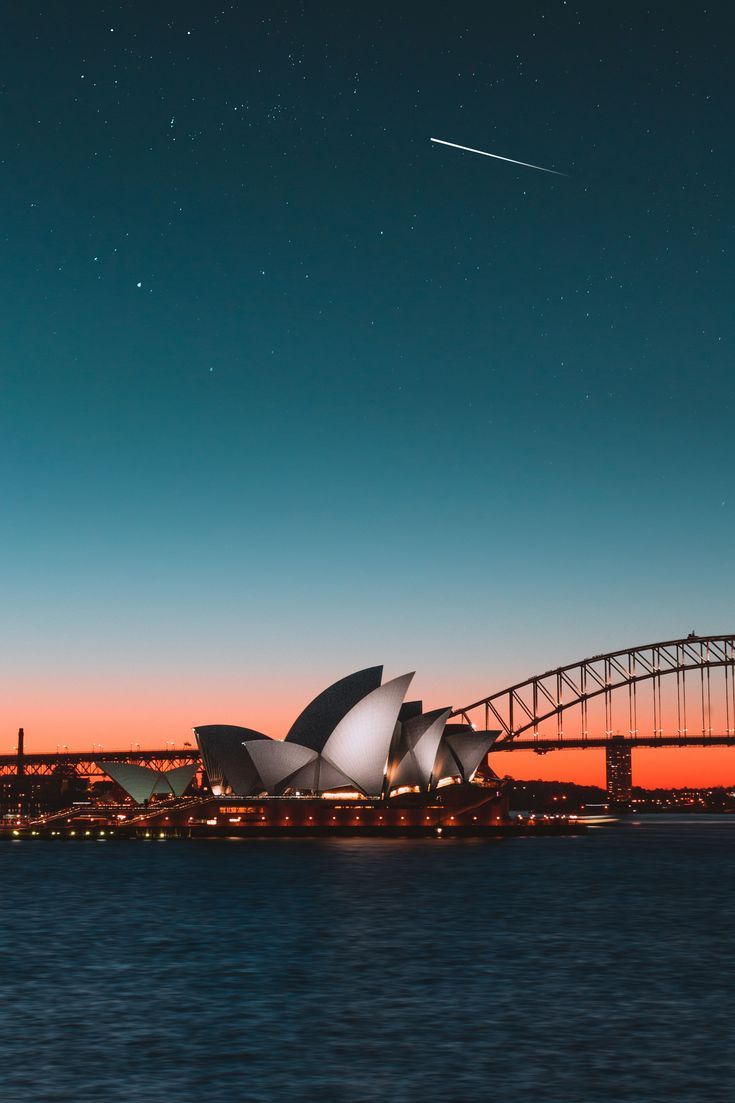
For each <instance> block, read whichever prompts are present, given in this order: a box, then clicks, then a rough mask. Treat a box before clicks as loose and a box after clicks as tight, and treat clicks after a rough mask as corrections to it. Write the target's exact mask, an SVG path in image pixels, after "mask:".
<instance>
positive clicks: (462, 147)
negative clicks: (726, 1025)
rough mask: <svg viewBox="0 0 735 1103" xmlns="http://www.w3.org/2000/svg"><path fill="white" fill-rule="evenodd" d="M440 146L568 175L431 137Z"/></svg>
mask: <svg viewBox="0 0 735 1103" xmlns="http://www.w3.org/2000/svg"><path fill="white" fill-rule="evenodd" d="M429 141H431V142H436V144H437V145H440V146H451V147H452V149H463V150H464V151H465V153H479V154H480V156H481V157H493V158H494V159H495V160H496V161H509V162H510V164H511V165H522V166H523V168H524V169H536V170H537V171H538V172H550V173H551V174H552V175H553V176H568V175H569V174H568V173H566V172H557V171H556V169H545V168H544V167H543V165H529V163H528V161H514V160H513V158H512V157H501V156H500V154H499V153H488V152H487V150H484V149H472V147H471V146H460V145H457V143H456V142H444V141H442V139H441V138H430V139H429Z"/></svg>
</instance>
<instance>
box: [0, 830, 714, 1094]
mask: <svg viewBox="0 0 735 1103" xmlns="http://www.w3.org/2000/svg"><path fill="white" fill-rule="evenodd" d="M734 847H735V818H733V819H727V818H718V817H711V818H710V817H690V818H671V817H667V818H663V817H661V818H658V817H653V818H645V817H644V818H641V820H640V821H638V823H637V824H634V823H631V822H625V823H623V824H620V825H604V826H601V827H599V828H595V829H591V830H590V831H588V832H587V834H586V835H583V836H577V837H559V838H556V837H546V838H538V839H533V838H518V839H512V840H504V841H499V842H489V841H470V840H431V839H429V840H415V841H403V840H393V839H387V840H373V839H334V840H316V839H313V840H306V839H305V840H245V841H236V842H228V841H224V840H223V841H219V840H218V841H173V840H167V841H157V840H150V841H92V840H88V841H81V840H79V841H74V842H72V841H63V842H62V841H58V842H51V841H42V840H27V839H26V840H23V841H22V842H15V843H12V842H7V843H3V844H2V846H0V876H1V878H2V880H1V882H0V884H1V885H2V895H1V897H0V965H1V971H0V977H1V981H0V983H1V986H2V997H1V1003H0V1006H1V1007H2V1019H3V1024H4V1025H3V1030H2V1032H1V1033H0V1069H1V1070H2V1072H1V1074H0V1075H2V1092H1V1097H2V1099H3V1100H4V1103H20V1101H23V1103H36V1101H38V1103H71V1101H77V1100H81V1099H94V1100H98V1101H102V1103H131V1101H144V1103H171V1101H177V1103H189V1101H192V1103H194V1101H196V1103H199V1101H202V1103H224V1101H225V1100H227V1101H233V1100H236V1101H237V1103H249V1101H264V1103H265V1101H267V1103H274V1101H275V1103H291V1101H294V1103H295V1101H299V1103H310V1101H312V1100H313V1101H315V1103H316V1101H321V1100H334V1101H338V1103H340V1101H345V1103H347V1101H349V1103H356V1101H365V1103H368V1101H370V1103H372V1101H373V1100H375V1101H377V1100H381V1101H383V1100H389V1101H391V1103H416V1101H427V1103H434V1101H436V1103H465V1101H466V1103H470V1101H475V1100H486V1099H488V1100H490V1099H496V1098H497V1099H515V1100H527V1101H529V1103H649V1101H650V1103H653V1101H656V1103H659V1101H660V1103H663V1101H664V1100H667V1101H668V1100H675V1101H678V1103H689V1101H691V1103H695V1101H696V1103H702V1101H707V1103H720V1101H722V1103H725V1101H728V1103H730V1101H731V1100H732V1099H733V1098H735V1056H734V1055H733V1046H732V1042H733V1026H732V1004H733V996H732V959H733V942H734V941H735V939H734V937H733V919H732V917H733V912H734V910H735V882H734V880H733V876H732V860H733V853H734Z"/></svg>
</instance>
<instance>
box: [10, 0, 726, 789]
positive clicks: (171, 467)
mask: <svg viewBox="0 0 735 1103" xmlns="http://www.w3.org/2000/svg"><path fill="white" fill-rule="evenodd" d="M680 7H681V6H680ZM730 21H731V20H730V13H729V12H728V11H726V10H724V9H723V10H720V9H718V8H715V9H713V10H711V11H706V12H696V11H694V10H691V9H686V10H677V8H676V6H674V8H673V9H672V6H671V5H663V4H660V5H658V6H657V5H655V4H654V5H653V6H649V7H648V8H646V10H641V8H640V5H639V4H637V3H633V2H632V0H622V2H621V3H619V4H616V5H614V6H609V5H597V6H595V7H594V8H593V9H591V10H589V11H578V10H577V9H576V7H575V6H574V5H571V4H562V3H559V4H558V5H556V4H549V3H546V2H544V3H541V2H540V0H539V2H533V0H520V2H519V3H517V4H514V5H513V7H512V10H503V11H500V10H495V8H494V7H493V6H488V5H487V4H485V3H481V2H480V0H460V2H459V3H457V4H452V5H446V4H440V3H436V2H432V0H428V2H426V3H423V4H422V5H421V6H420V8H418V7H415V6H412V5H395V4H388V3H386V2H385V0H376V2H375V3H373V4H370V5H353V4H349V3H348V4H344V3H336V2H335V0H324V3H322V4H320V5H317V6H316V7H311V8H310V7H308V6H304V5H303V4H301V3H297V2H296V0H283V2H282V3H278V4H275V5H274V4H273V3H272V2H270V0H268V2H266V0H252V2H249V3H248V4H244V3H238V2H234V3H232V4H229V5H227V6H226V9H225V10H213V9H212V10H210V9H208V8H206V6H205V7H203V6H202V5H201V4H200V3H195V2H194V0H176V2H174V0H160V2H159V3H157V4H156V5H154V6H153V8H151V6H150V5H149V4H143V3H142V0H131V3H128V4H125V5H123V6H122V7H121V8H120V10H115V11H114V12H113V11H112V9H110V10H106V11H102V10H101V9H100V10H98V9H96V8H95V6H94V5H80V6H79V7H78V10H75V12H74V18H73V19H70V18H69V14H68V11H67V9H66V8H65V7H64V6H63V5H58V4H56V5H51V4H47V3H46V2H45V0H39V3H37V4H35V5H33V6H28V5H25V6H24V5H11V6H10V7H9V8H8V9H7V10H6V11H5V12H4V13H3V14H2V15H1V16H0V29H1V30H2V35H0V42H2V46H3V48H4V59H3V96H4V99H5V103H6V105H7V107H8V110H6V111H5V112H3V113H2V116H1V117H0V136H1V137H2V144H1V145H0V163H1V167H2V174H0V178H1V180H2V190H3V207H4V211H5V214H6V217H5V219H4V225H3V247H2V250H1V251H0V274H1V275H2V278H3V288H4V300H3V308H4V309H3V312H2V317H1V318H0V348H1V349H2V358H1V359H0V502H1V503H2V537H1V538H0V609H1V610H2V625H3V632H2V634H1V635H0V745H4V746H5V747H6V749H10V748H11V747H12V746H13V743H14V741H15V735H16V731H17V728H18V727H19V726H23V727H24V728H25V729H26V733H27V739H28V745H29V747H38V748H39V749H40V748H46V749H54V748H55V746H56V744H57V743H58V744H61V745H63V744H67V745H72V743H73V744H74V745H75V746H78V747H80V748H81V747H83V746H89V747H90V748H91V744H92V742H95V743H102V744H103V745H106V744H108V743H109V742H110V740H111V739H112V738H113V737H114V740H115V741H116V742H117V741H118V740H119V741H121V745H122V746H126V745H129V744H130V743H131V742H133V743H136V742H141V743H142V742H145V743H147V744H148V745H152V743H154V742H160V741H161V740H163V741H164V742H165V741H167V740H177V741H178V740H182V741H183V740H184V739H186V738H187V735H188V733H189V731H190V729H191V727H192V726H193V725H194V724H197V723H205V722H217V721H232V722H234V723H238V722H240V723H245V724H252V725H254V726H256V727H260V728H263V729H264V730H266V731H268V732H270V733H272V734H274V735H277V734H282V733H283V731H285V729H286V727H287V726H288V723H289V721H290V719H292V718H293V717H294V716H295V715H296V714H297V713H298V711H299V710H300V708H301V707H302V706H303V704H304V703H305V702H306V701H308V700H309V699H310V698H311V697H312V696H313V695H314V693H316V692H318V691H319V689H321V688H323V687H324V686H326V685H328V684H329V683H330V682H332V681H334V680H335V679H336V678H338V677H340V676H341V675H343V674H345V673H348V672H350V671H352V670H357V669H359V668H361V667H364V666H369V665H373V664H376V663H383V664H384V666H385V668H386V672H392V673H396V674H400V673H402V672H404V671H407V670H416V671H417V676H416V680H415V686H414V690H415V693H416V695H420V696H422V697H423V698H424V700H425V701H426V702H427V704H430V705H436V706H438V705H444V704H454V705H461V704H462V703H464V702H467V701H471V700H475V699H477V698H479V697H483V696H485V695H486V694H487V693H489V692H491V691H493V690H496V689H500V688H502V687H503V686H506V685H509V684H512V683H513V682H515V681H518V680H520V679H522V678H524V677H526V676H528V675H529V674H532V673H535V672H539V671H543V670H547V669H549V668H551V667H555V666H557V665H560V664H563V663H565V662H571V661H574V660H575V659H579V658H581V657H583V656H585V655H591V654H595V653H599V652H603V651H609V650H614V649H616V648H618V647H627V646H633V645H637V644H642V643H646V642H650V641H653V640H658V639H667V638H678V637H681V636H685V635H686V634H687V633H688V632H690V631H691V630H692V629H694V630H695V631H697V632H699V633H701V634H705V633H707V632H711V633H717V632H727V631H732V630H733V629H735V589H734V588H733V586H732V578H731V574H732V572H731V565H730V564H731V549H732V546H733V539H734V538H735V497H734V496H733V494H732V473H731V470H730V465H729V464H728V462H727V455H728V453H727V446H728V442H729V441H730V439H731V436H732V423H733V412H734V411H735V373H734V372H733V342H734V340H735V319H734V316H733V311H732V301H731V299H732V295H731V283H732V271H731V268H732V256H733V253H734V252H735V228H734V226H733V220H732V217H731V215H732V212H731V203H730V198H729V196H730V190H731V188H730V183H731V181H732V179H733V175H734V174H735V150H734V149H733V146H732V143H731V142H730V141H729V140H727V135H728V124H729V119H730V118H732V117H733V116H734V115H735V102H733V100H734V97H733V85H732V75H731V61H730V52H729V49H728V44H729V42H730V38H731V34H730V31H731V27H730ZM430 136H436V137H439V138H442V139H445V140H449V141H453V142H457V143H460V144H465V145H467V146H471V147H475V148H479V149H487V150H489V151H493V152H497V153H499V154H500V155H505V156H508V157H511V158H517V159H518V160H522V161H529V162H533V163H536V164H539V165H544V166H548V167H549V168H552V169H557V170H559V171H561V172H565V173H568V175H567V176H564V177H561V176H558V177H557V176H550V175H548V174H546V173H542V172H535V171H534V170H531V169H524V168H521V167H519V166H516V165H511V164H504V163H501V162H495V161H491V160H489V159H487V158H484V157H478V156H475V155H473V154H469V153H462V152H460V151H459V150H456V149H449V148H446V147H442V146H438V145H435V144H432V143H431V142H430ZM564 753H565V754H566V755H569V756H570V757H568V758H559V762H558V764H557V762H556V756H550V758H549V759H537V760H532V761H531V762H529V763H528V765H527V767H526V766H525V764H524V770H526V769H527V771H531V772H532V774H533V776H543V772H545V771H546V770H547V769H548V768H550V767H551V766H553V768H554V769H555V770H558V769H563V770H564V771H565V773H566V772H567V771H568V776H570V777H571V778H575V777H580V778H581V777H583V776H587V775H588V773H589V772H590V771H594V772H595V773H596V776H598V778H599V777H600V776H601V766H600V767H599V769H598V766H597V765H596V764H595V763H592V764H591V757H589V756H591V752H586V753H585V756H584V757H580V758H574V757H571V755H572V754H573V752H564ZM649 753H650V752H649ZM653 753H654V754H655V755H656V758H655V760H652V761H651V764H650V774H649V773H648V771H649V765H647V764H646V763H644V752H642V751H641V752H636V759H635V766H634V768H635V770H636V778H637V779H640V778H641V777H644V776H650V778H651V780H653V777H654V774H656V775H657V776H660V778H661V779H664V780H668V781H672V780H674V779H677V780H678V782H680V783H681V784H685V783H686V782H687V781H694V780H695V779H699V780H704V781H706V782H709V781H714V780H716V778H717V777H718V776H719V775H720V774H721V773H722V771H727V772H728V773H729V765H728V762H729V759H728V758H727V757H726V756H722V755H721V754H719V753H718V752H717V751H707V752H700V757H697V754H696V753H695V752H678V751H677V752H670V753H669V754H667V753H666V752H663V751H661V752H653ZM507 757H508V768H509V769H511V768H512V769H514V770H518V769H519V768H520V763H519V765H518V766H516V765H513V764H514V763H516V761H517V760H516V759H514V758H512V756H507ZM646 762H647V760H646ZM639 763H640V765H639ZM659 771H660V774H659ZM529 776H531V775H529ZM722 780H724V781H725V782H728V781H731V780H732V776H725V777H723V778H722Z"/></svg>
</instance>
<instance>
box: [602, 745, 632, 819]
mask: <svg viewBox="0 0 735 1103" xmlns="http://www.w3.org/2000/svg"><path fill="white" fill-rule="evenodd" d="M605 768H606V782H607V795H608V796H609V798H610V800H611V801H614V802H615V803H618V804H624V803H626V802H627V801H629V800H630V798H631V794H632V791H633V767H632V763H631V745H630V742H629V741H628V740H627V739H625V738H624V736H622V735H618V736H614V737H613V738H612V739H611V740H610V742H609V743H608V745H607V748H606V750H605Z"/></svg>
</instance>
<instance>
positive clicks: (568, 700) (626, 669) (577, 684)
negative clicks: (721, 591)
mask: <svg viewBox="0 0 735 1103" xmlns="http://www.w3.org/2000/svg"><path fill="white" fill-rule="evenodd" d="M719 669H723V670H724V708H723V709H722V712H723V719H724V722H725V729H726V730H725V732H724V737H723V735H722V734H721V733H717V735H715V733H713V730H712V726H711V720H712V679H711V672H712V671H713V670H719ZM664 678H667V679H668V678H670V679H672V681H674V680H675V686H676V723H677V731H676V737H677V739H678V740H679V741H681V742H682V743H683V742H687V741H690V740H691V741H694V739H695V738H696V740H697V742H701V741H708V740H709V739H715V738H717V740H718V742H719V741H723V742H724V741H727V742H731V741H733V739H734V738H735V635H720V636H697V635H694V634H691V635H689V636H687V637H685V638H684V639H678V640H665V641H663V642H661V643H650V644H644V645H643V646H641V647H626V648H624V649H622V650H620V651H610V652H608V653H606V654H604V655H593V656H592V657H591V658H589V659H582V660H580V661H579V662H575V663H569V664H568V665H566V666H560V667H557V668H556V669H554V670H547V671H546V673H544V674H538V675H536V676H535V677H531V678H527V679H526V680H525V681H523V682H517V683H516V684H515V685H513V686H509V687H508V688H507V689H502V690H499V691H498V692H497V693H493V694H491V695H490V696H489V697H484V698H481V699H480V700H479V701H474V702H473V703H472V704H470V705H465V706H463V707H462V708H458V709H455V710H454V712H453V716H457V717H460V718H462V719H463V720H464V721H465V722H466V723H469V724H471V723H473V722H475V726H476V727H480V726H482V727H483V728H485V729H489V728H498V727H499V728H500V729H501V732H502V734H501V736H500V737H499V739H498V740H497V741H496V743H495V745H494V748H493V750H503V749H505V750H511V749H513V748H514V747H517V748H518V749H520V744H522V745H523V746H525V747H528V746H529V743H530V744H531V745H532V746H534V745H538V747H539V748H542V747H543V746H544V744H546V745H547V746H548V747H549V748H551V747H552V746H556V747H561V746H564V745H565V739H564V729H563V719H564V716H565V714H566V713H567V712H568V711H569V710H570V709H574V708H577V709H579V710H580V713H581V733H580V736H579V737H578V738H574V739H573V745H575V746H584V745H585V743H586V741H587V740H588V738H589V736H590V733H589V729H588V713H587V706H588V703H589V702H590V701H593V700H595V699H600V698H602V700H603V701H604V709H605V733H604V736H605V739H606V740H610V739H613V738H614V737H616V734H615V733H614V732H613V730H612V697H613V694H615V693H620V692H622V693H623V694H627V705H628V719H629V732H628V733H626V737H627V738H628V739H630V740H631V741H634V742H639V743H641V742H644V741H645V742H646V743H649V744H652V745H655V744H656V743H658V742H659V741H661V742H664V741H666V742H670V741H671V740H670V738H668V739H666V740H664V726H663V718H662V709H663V705H662V694H661V682H662V680H663V679H664ZM687 678H688V679H689V681H688V684H687ZM692 681H694V682H695V687H694V692H692ZM644 682H651V683H652V686H653V693H652V700H653V729H652V731H651V734H650V735H648V736H646V737H645V738H644V737H642V736H640V734H639V731H638V701H637V688H638V686H639V685H640V684H641V683H644ZM687 691H689V702H688V703H687ZM719 699H720V704H721V703H722V701H721V691H719ZM479 710H482V713H481V714H480V713H479ZM687 710H688V713H689V716H690V717H691V716H692V714H693V713H694V712H696V715H697V719H698V720H701V735H700V734H699V732H698V733H697V735H696V736H694V735H693V734H691V733H690V732H689V728H688V722H687ZM480 715H481V723H477V721H478V720H479V719H480ZM549 721H556V733H555V735H552V736H548V735H544V733H541V732H540V731H539V728H540V727H541V726H542V725H546V724H548V723H549ZM526 733H531V735H530V736H528V735H527V737H526V739H523V740H519V739H518V737H519V736H523V735H525V734H526ZM618 738H619V736H618ZM589 741H590V744H591V743H592V742H593V740H592V739H590V740H589ZM594 742H595V743H596V745H598V746H599V745H600V744H599V740H594ZM567 745H569V742H567Z"/></svg>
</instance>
